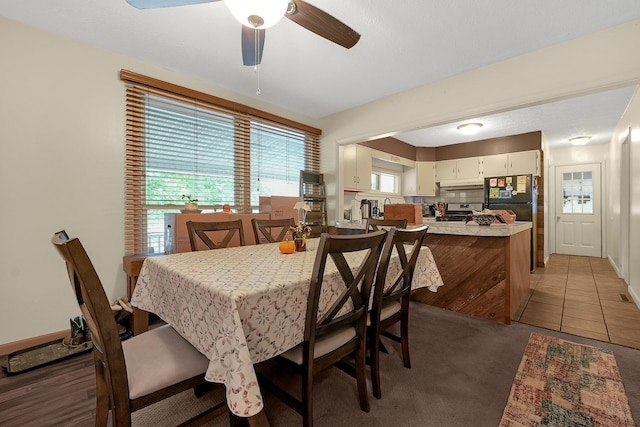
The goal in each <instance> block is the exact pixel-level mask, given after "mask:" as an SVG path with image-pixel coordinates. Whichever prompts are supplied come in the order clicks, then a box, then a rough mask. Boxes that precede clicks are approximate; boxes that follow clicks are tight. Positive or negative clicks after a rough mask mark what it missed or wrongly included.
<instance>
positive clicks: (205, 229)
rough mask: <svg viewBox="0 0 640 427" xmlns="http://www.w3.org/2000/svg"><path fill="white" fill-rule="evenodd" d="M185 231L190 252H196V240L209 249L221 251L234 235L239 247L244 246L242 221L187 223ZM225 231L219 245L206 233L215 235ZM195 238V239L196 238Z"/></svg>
mask: <svg viewBox="0 0 640 427" xmlns="http://www.w3.org/2000/svg"><path fill="white" fill-rule="evenodd" d="M187 231H188V233H189V243H190V244H191V250H192V251H197V250H198V242H197V240H198V239H197V238H199V239H200V240H202V242H203V243H204V244H205V245H206V246H207V248H209V249H221V248H226V247H228V246H229V243H230V242H231V239H232V238H233V237H234V235H235V234H236V233H238V235H239V239H240V246H244V245H245V242H244V230H243V228H242V220H241V219H238V220H234V221H215V222H195V221H187ZM221 231H226V232H227V233H226V234H224V237H223V238H222V240H221V241H220V242H219V243H216V242H214V241H213V240H212V239H211V237H210V235H209V234H207V233H215V232H221ZM196 237H197V238H196Z"/></svg>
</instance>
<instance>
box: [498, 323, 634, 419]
mask: <svg viewBox="0 0 640 427" xmlns="http://www.w3.org/2000/svg"><path fill="white" fill-rule="evenodd" d="M635 425H636V424H635V423H634V421H633V418H632V417H631V410H630V409H629V401H628V400H627V396H626V394H625V392H624V387H623V385H622V381H621V379H620V373H619V372H618V366H617V364H616V360H615V358H614V356H613V354H612V353H611V352H609V351H607V350H603V349H600V348H597V347H591V346H586V345H582V344H576V343H573V342H570V341H565V340H561V339H558V338H554V337H549V336H546V335H541V334H537V333H532V334H531V336H530V337H529V343H528V344H527V348H526V349H525V351H524V356H523V357H522V361H521V362H520V367H519V368H518V372H517V373H516V377H515V380H514V382H513V386H512V387H511V394H510V395H509V401H508V402H507V406H506V407H505V409H504V413H503V415H502V420H501V422H500V426H501V427H511V426H558V427H569V426H572V427H578V426H606V427H614V426H635Z"/></svg>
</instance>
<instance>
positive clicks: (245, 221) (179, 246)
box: [164, 212, 269, 252]
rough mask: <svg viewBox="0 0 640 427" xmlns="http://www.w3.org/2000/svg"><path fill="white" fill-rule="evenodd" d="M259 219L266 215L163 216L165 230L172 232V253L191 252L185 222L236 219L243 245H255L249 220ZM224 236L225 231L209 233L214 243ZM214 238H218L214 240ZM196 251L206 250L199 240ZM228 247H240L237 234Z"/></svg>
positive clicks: (194, 214) (223, 213)
mask: <svg viewBox="0 0 640 427" xmlns="http://www.w3.org/2000/svg"><path fill="white" fill-rule="evenodd" d="M252 218H259V219H269V215H268V214H236V213H225V212H216V213H200V214H198V213H190V214H165V215H164V226H165V229H166V228H167V226H169V225H171V230H173V236H172V237H173V251H174V252H190V251H191V243H189V233H188V232H187V221H194V222H217V221H235V220H238V219H241V220H242V228H243V231H244V242H245V245H255V244H256V240H255V237H254V236H253V228H252V226H251V219H252ZM225 234H226V231H216V232H214V233H210V236H211V237H212V240H213V241H214V242H217V241H221V240H222V239H223V237H224V235H225ZM216 236H220V237H219V238H217V239H216ZM197 244H198V250H203V249H208V248H207V246H206V245H205V244H204V243H202V242H201V241H200V240H199V239H198V240H197ZM229 246H240V237H239V236H238V233H236V234H235V235H234V236H233V238H232V239H231V242H229Z"/></svg>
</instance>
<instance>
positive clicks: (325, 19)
mask: <svg viewBox="0 0 640 427" xmlns="http://www.w3.org/2000/svg"><path fill="white" fill-rule="evenodd" d="M291 3H293V4H294V5H295V8H294V10H293V11H292V12H289V11H287V13H286V14H285V15H284V16H286V17H287V18H289V19H291V20H292V21H293V22H295V23H296V24H298V25H300V26H302V27H304V28H306V29H307V30H309V31H313V32H314V33H316V34H317V35H319V36H320V37H324V38H325V39H327V40H330V41H332V42H334V43H337V44H339V45H340V46H344V47H346V48H347V49H350V48H352V47H353V46H354V45H355V44H356V43H358V40H360V34H358V33H357V32H356V31H355V30H354V29H352V28H351V27H349V26H348V25H346V24H344V23H343V22H341V21H340V20H338V19H336V18H334V17H333V16H331V15H329V14H328V13H327V12H324V11H323V10H321V9H318V8H317V7H315V6H313V5H310V4H309V3H305V2H304V1H302V0H291ZM289 8H291V5H289Z"/></svg>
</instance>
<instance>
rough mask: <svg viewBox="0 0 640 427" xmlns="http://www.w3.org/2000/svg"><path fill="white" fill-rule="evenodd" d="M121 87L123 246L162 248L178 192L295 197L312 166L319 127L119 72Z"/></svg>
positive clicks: (245, 207)
mask: <svg viewBox="0 0 640 427" xmlns="http://www.w3.org/2000/svg"><path fill="white" fill-rule="evenodd" d="M121 79H122V80H125V81H126V86H127V141H126V145H127V149H126V167H125V169H126V190H125V191H126V202H125V205H126V206H125V209H126V213H125V216H126V220H125V224H126V230H125V243H126V248H125V252H126V253H127V254H132V253H150V252H159V251H162V248H164V214H165V213H177V212H179V209H180V208H181V207H182V206H183V205H184V200H182V195H183V194H191V195H192V196H194V197H197V198H198V200H199V205H198V207H199V208H201V209H203V210H205V211H206V210H213V209H215V208H218V207H222V205H224V204H229V205H231V206H232V209H233V210H234V211H235V212H238V213H251V212H254V211H257V209H258V204H259V198H260V196H272V195H278V196H297V195H298V191H299V190H298V189H299V178H300V170H309V171H319V141H318V136H319V134H320V131H319V130H318V129H314V128H310V127H308V126H305V125H301V124H297V123H294V122H290V121H288V120H286V119H282V118H279V117H276V116H272V115H270V114H268V113H264V112H260V111H257V110H252V109H250V108H248V107H245V106H242V105H239V104H234V103H232V102H230V101H225V100H221V99H219V98H215V97H212V96H210V95H206V94H202V93H199V92H195V91H191V90H189V89H186V88H181V87H178V86H175V85H171V84H168V83H166V82H161V81H157V80H154V79H151V78H148V77H144V76H138V75H134V74H133V73H130V72H127V71H124V70H123V71H122V72H121Z"/></svg>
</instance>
